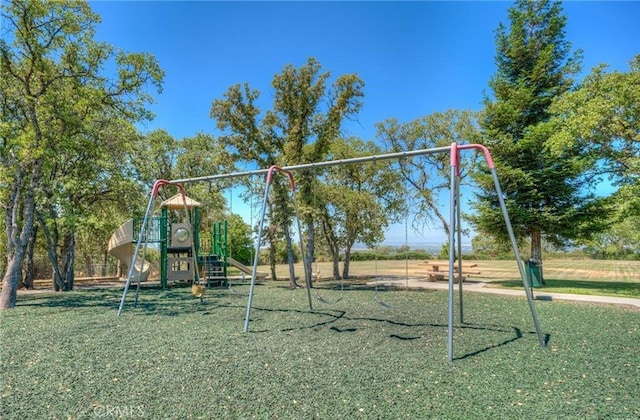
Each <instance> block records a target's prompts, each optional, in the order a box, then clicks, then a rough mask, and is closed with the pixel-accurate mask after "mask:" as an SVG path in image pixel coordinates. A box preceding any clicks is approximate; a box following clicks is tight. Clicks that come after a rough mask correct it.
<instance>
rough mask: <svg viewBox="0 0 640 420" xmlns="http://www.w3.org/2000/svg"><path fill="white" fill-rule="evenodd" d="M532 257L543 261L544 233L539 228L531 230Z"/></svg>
mask: <svg viewBox="0 0 640 420" xmlns="http://www.w3.org/2000/svg"><path fill="white" fill-rule="evenodd" d="M531 259H532V260H536V261H538V262H540V263H542V235H541V233H540V231H539V230H534V231H533V232H531Z"/></svg>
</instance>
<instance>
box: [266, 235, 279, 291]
mask: <svg viewBox="0 0 640 420" xmlns="http://www.w3.org/2000/svg"><path fill="white" fill-rule="evenodd" d="M267 235H269V268H270V270H271V278H272V279H273V280H274V281H277V280H278V276H277V275H276V243H277V241H276V228H275V226H269V227H268V228H267Z"/></svg>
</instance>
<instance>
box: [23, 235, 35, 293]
mask: <svg viewBox="0 0 640 420" xmlns="http://www.w3.org/2000/svg"><path fill="white" fill-rule="evenodd" d="M37 236H38V225H34V226H33V232H32V233H31V237H30V238H29V242H28V243H27V251H26V255H25V257H26V261H25V262H24V277H23V279H22V287H24V288H25V289H33V280H34V279H35V276H36V269H35V263H34V261H33V252H34V250H35V248H36V237H37Z"/></svg>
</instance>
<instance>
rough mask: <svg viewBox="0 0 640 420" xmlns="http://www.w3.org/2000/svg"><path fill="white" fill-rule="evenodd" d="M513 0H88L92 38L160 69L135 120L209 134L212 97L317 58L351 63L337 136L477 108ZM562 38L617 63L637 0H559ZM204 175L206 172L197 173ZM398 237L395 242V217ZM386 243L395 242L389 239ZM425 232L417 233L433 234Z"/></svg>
mask: <svg viewBox="0 0 640 420" xmlns="http://www.w3.org/2000/svg"><path fill="white" fill-rule="evenodd" d="M511 5H512V3H511V2H446V1H434V2H364V1H363V2H324V1H323V2H243V1H241V2H217V1H191V2H185V1H175V2H166V1H137V2H132V1H93V2H91V6H92V8H93V9H94V11H96V12H97V13H98V14H99V15H100V16H101V17H102V23H101V24H100V25H99V26H98V28H97V29H98V30H97V34H96V38H97V39H99V40H102V41H106V42H108V43H110V44H112V45H114V46H116V47H119V48H122V49H124V50H126V51H130V52H141V51H145V52H149V53H151V54H153V55H154V56H155V57H156V59H157V60H158V61H159V63H160V65H161V67H162V68H163V69H164V71H165V72H166V76H165V81H164V91H163V93H162V94H160V95H156V101H157V103H156V104H154V105H153V106H152V110H153V111H154V112H155V114H156V119H155V120H154V121H153V122H151V123H148V124H146V125H145V126H144V127H142V128H143V130H153V129H157V128H163V129H166V130H167V131H168V132H169V133H171V134H172V135H173V136H174V137H176V138H178V139H181V138H183V137H190V136H193V135H195V134H196V133H198V132H207V133H211V134H216V130H215V122H214V121H213V120H211V119H210V118H209V111H210V108H211V102H212V101H213V99H216V98H222V95H223V93H224V92H225V91H226V90H227V89H228V88H229V86H231V85H233V84H236V83H244V82H248V83H249V84H250V86H251V87H252V88H254V89H258V90H259V91H260V92H261V95H262V101H261V105H262V106H263V108H267V107H270V105H271V101H272V90H271V85H270V83H271V80H272V78H273V76H274V75H275V74H277V73H279V72H280V71H281V70H282V68H283V67H284V66H285V65H287V64H293V65H294V66H300V65H303V64H304V63H305V62H306V60H307V58H308V57H315V58H316V59H317V60H318V61H319V62H320V63H321V64H322V66H323V68H324V69H325V70H327V71H330V72H331V74H332V76H333V77H336V76H338V75H341V74H344V73H358V75H359V76H360V78H362V79H363V80H364V82H365V97H364V107H363V109H362V111H361V112H360V114H359V116H358V120H357V121H355V122H349V123H348V124H347V125H346V126H345V127H344V132H345V134H346V135H354V136H358V137H361V138H363V139H367V140H370V139H371V140H372V139H373V138H374V136H375V129H374V124H375V123H376V122H380V121H383V120H385V119H387V118H392V117H394V118H397V119H398V120H400V121H409V120H411V119H413V118H416V117H419V116H422V115H426V114H430V113H432V112H434V111H445V110H447V109H449V108H456V109H471V110H478V109H480V108H481V101H482V97H483V93H484V92H486V91H487V82H488V80H489V78H490V77H491V75H492V74H493V73H494V72H495V63H494V55H495V38H494V31H495V29H496V28H497V26H498V24H499V23H500V22H503V23H505V24H508V19H507V9H508V8H509V7H510V6H511ZM564 10H565V14H566V15H567V17H568V24H567V28H566V33H567V39H568V40H569V41H570V42H572V44H573V47H574V48H580V49H582V50H583V51H584V61H583V63H584V72H585V73H588V71H589V69H590V68H591V67H593V66H595V65H597V64H598V63H607V64H609V65H610V66H611V69H617V70H622V71H626V70H628V62H629V60H630V59H631V58H632V57H633V56H634V55H635V54H638V53H640V44H638V40H640V25H639V24H638V19H639V18H640V2H567V3H565V4H564ZM203 175H204V174H203ZM396 230H401V231H402V234H401V238H400V237H398V238H396V239H397V240H395V242H404V228H402V229H396ZM389 239H390V242H394V240H392V238H389ZM441 239H442V235H441V234H440V233H438V232H436V231H434V232H431V233H427V235H426V236H425V237H424V238H421V239H415V243H418V242H421V241H424V242H433V241H437V242H439V241H440V240H441Z"/></svg>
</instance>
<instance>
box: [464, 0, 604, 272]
mask: <svg viewBox="0 0 640 420" xmlns="http://www.w3.org/2000/svg"><path fill="white" fill-rule="evenodd" d="M509 19H510V25H509V27H508V28H507V27H505V26H504V25H502V24H500V26H499V27H498V29H497V30H496V49H497V54H496V65H497V72H496V73H495V75H494V76H493V77H492V78H491V80H490V81H489V87H490V90H491V93H492V95H491V96H486V97H485V100H484V105H485V108H484V113H483V116H482V118H481V121H480V124H481V127H482V130H483V137H484V139H483V141H484V144H485V145H486V146H487V147H488V148H489V150H490V151H491V153H492V155H493V157H494V161H495V164H496V169H497V171H498V175H499V177H500V180H501V182H502V187H503V192H504V198H505V202H506V203H507V207H508V209H509V213H510V216H511V222H512V224H513V227H514V230H515V232H516V236H517V237H519V238H520V239H524V238H527V237H528V238H530V241H531V258H533V259H536V260H538V261H542V240H543V239H545V240H548V241H550V242H551V243H552V244H554V245H556V246H566V245H569V244H571V243H572V240H575V239H580V238H583V237H585V236H588V235H590V234H591V233H593V232H596V231H598V230H599V229H600V228H601V225H600V222H599V221H600V220H601V217H600V216H601V215H602V214H603V213H602V204H603V203H602V202H601V200H598V199H596V198H595V197H594V195H593V193H592V189H591V188H590V186H591V181H590V180H589V179H588V178H587V177H586V176H585V175H584V174H585V165H584V163H583V159H582V158H581V156H580V155H579V154H574V153H572V152H571V151H570V150H567V153H565V154H564V155H562V156H558V155H553V154H551V153H549V152H547V151H546V150H545V142H546V140H547V139H548V138H549V136H550V135H551V130H550V129H549V125H548V124H545V122H546V121H547V120H548V119H549V112H548V109H549V106H550V105H551V103H552V102H553V100H554V98H557V97H558V96H560V95H562V94H563V93H565V92H567V91H569V90H570V89H571V88H572V86H573V85H574V80H573V77H574V76H575V75H576V73H577V72H578V71H579V70H580V65H581V51H575V52H572V51H571V44H570V43H569V42H568V41H567V40H566V39H565V31H564V28H565V25H566V17H565V16H564V15H563V13H562V6H561V4H560V2H557V1H553V2H552V1H533V0H518V1H517V2H516V3H515V5H514V6H513V7H511V8H510V9H509ZM475 178H476V180H477V181H478V183H479V185H480V192H479V193H478V194H477V198H478V200H477V201H476V203H475V205H474V207H475V210H476V214H475V216H473V218H472V222H473V223H474V224H475V226H476V228H477V230H478V231H480V232H483V233H485V234H489V235H491V236H493V237H494V238H495V239H497V240H505V239H506V238H507V232H506V228H505V226H504V221H503V220H502V215H501V213H500V208H499V206H498V198H497V196H496V193H495V191H494V188H493V182H492V179H491V176H490V175H489V173H488V171H486V168H484V169H483V168H480V169H479V170H478V171H477V172H476V174H475Z"/></svg>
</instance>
